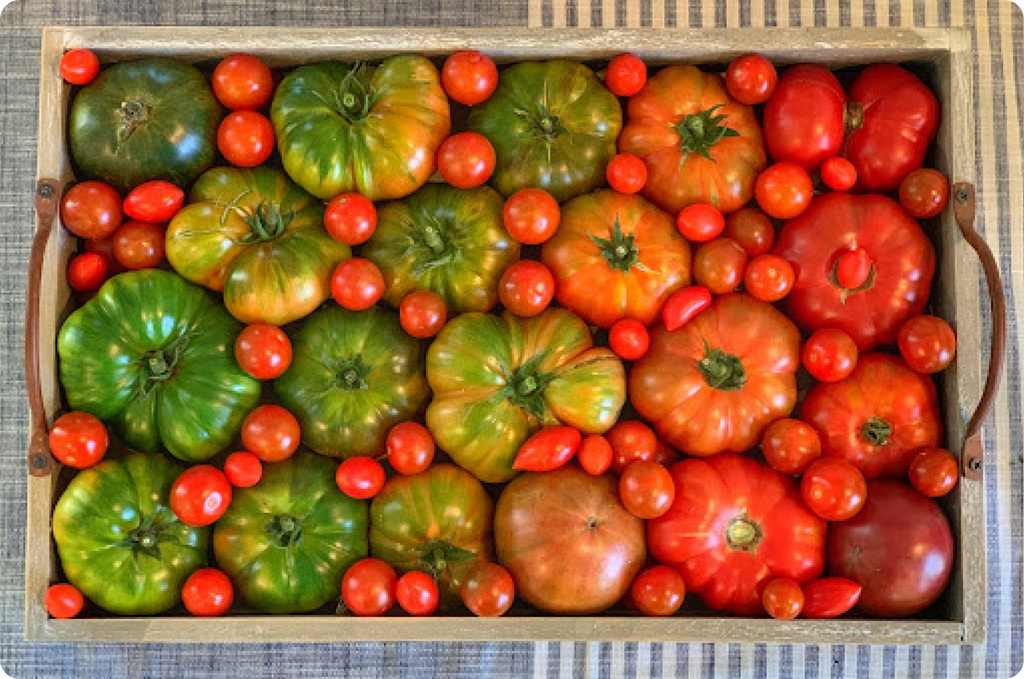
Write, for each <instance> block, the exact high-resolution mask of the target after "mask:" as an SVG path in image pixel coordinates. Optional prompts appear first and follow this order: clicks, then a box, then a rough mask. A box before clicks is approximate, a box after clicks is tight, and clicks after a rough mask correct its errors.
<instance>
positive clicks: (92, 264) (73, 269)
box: [68, 252, 107, 292]
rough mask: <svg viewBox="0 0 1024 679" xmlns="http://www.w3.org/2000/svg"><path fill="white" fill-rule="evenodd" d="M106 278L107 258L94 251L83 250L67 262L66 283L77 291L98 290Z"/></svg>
mask: <svg viewBox="0 0 1024 679" xmlns="http://www.w3.org/2000/svg"><path fill="white" fill-rule="evenodd" d="M105 280H107V260H106V259H105V258H104V257H103V255H100V254H98V253H95V252H83V253H82V254H80V255H75V256H74V257H73V258H72V259H71V261H70V262H68V285H70V286H71V289H72V290H77V291H79V292H93V291H94V290H99V289H100V286H101V285H103V282H104V281H105Z"/></svg>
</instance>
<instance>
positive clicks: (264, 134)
mask: <svg viewBox="0 0 1024 679" xmlns="http://www.w3.org/2000/svg"><path fill="white" fill-rule="evenodd" d="M217 150H218V151H220V153H221V155H222V156H224V159H225V160H227V161H228V162H229V163H231V164H232V165H235V166H236V167H256V166H257V165H260V164H261V163H263V161H265V160H266V159H267V158H269V157H270V154H271V153H273V152H274V127H273V125H271V124H270V121H269V120H268V119H267V117H266V116H265V115H263V114H262V113H259V112H257V111H235V112H234V113H230V114H228V115H227V117H225V118H224V120H222V121H221V123H220V127H218V128H217Z"/></svg>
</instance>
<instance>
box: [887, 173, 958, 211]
mask: <svg viewBox="0 0 1024 679" xmlns="http://www.w3.org/2000/svg"><path fill="white" fill-rule="evenodd" d="M899 197H900V205H901V206H902V207H903V209H904V210H906V211H907V214H908V215H910V216H911V217H913V218H915V219H929V218H931V217H935V216H936V215H938V214H939V213H940V212H942V210H943V208H945V207H946V203H948V202H949V180H948V179H946V176H945V175H944V174H942V173H941V172H939V171H938V170H933V169H931V168H926V167H922V168H918V169H916V170H914V171H913V172H911V173H910V174H908V175H907V176H906V177H904V178H903V181H902V182H900V192H899Z"/></svg>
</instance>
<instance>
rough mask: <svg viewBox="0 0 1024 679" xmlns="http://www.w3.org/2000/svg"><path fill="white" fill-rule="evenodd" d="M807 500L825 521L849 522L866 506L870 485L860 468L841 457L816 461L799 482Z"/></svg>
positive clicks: (812, 509) (808, 504) (805, 500)
mask: <svg viewBox="0 0 1024 679" xmlns="http://www.w3.org/2000/svg"><path fill="white" fill-rule="evenodd" d="M800 493H801V494H802V495H803V498H804V502H806V503H807V506H808V507H810V508H811V511H813V512H814V513H815V514H817V515H818V516H820V517H821V518H823V519H825V520H826V521H846V520H847V519H849V518H850V517H853V516H856V515H857V512H859V511H860V510H861V507H863V506H864V495H865V493H867V484H866V483H865V481H864V475H863V474H861V473H860V470H859V469H857V468H856V467H855V466H853V464H852V463H850V462H847V461H846V460H844V459H842V458H837V457H825V458H822V459H820V460H815V461H814V462H812V463H811V466H810V467H808V468H807V471H806V472H804V477H803V480H802V481H801V482H800Z"/></svg>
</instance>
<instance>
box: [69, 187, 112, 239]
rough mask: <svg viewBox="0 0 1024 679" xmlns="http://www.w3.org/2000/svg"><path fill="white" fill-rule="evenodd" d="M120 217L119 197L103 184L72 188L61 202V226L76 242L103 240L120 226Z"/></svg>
mask: <svg viewBox="0 0 1024 679" xmlns="http://www.w3.org/2000/svg"><path fill="white" fill-rule="evenodd" d="M122 217H123V213H122V206H121V195H120V194H119V193H118V192H117V191H116V190H115V189H114V188H113V187H112V186H110V185H109V184H104V183H103V182H97V181H87V182H80V183H78V184H75V185H74V186H72V187H71V188H70V189H68V190H67V192H66V193H65V194H64V197H63V198H62V199H61V203H60V221H61V224H63V225H64V226H65V227H66V228H67V229H68V230H69V231H70V232H71V233H73V234H75V235H76V236H78V237H79V238H86V239H89V240H94V239H99V238H106V237H107V236H110V235H111V234H113V233H114V232H115V231H116V230H117V227H118V226H120V225H121V219H122Z"/></svg>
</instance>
